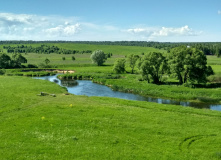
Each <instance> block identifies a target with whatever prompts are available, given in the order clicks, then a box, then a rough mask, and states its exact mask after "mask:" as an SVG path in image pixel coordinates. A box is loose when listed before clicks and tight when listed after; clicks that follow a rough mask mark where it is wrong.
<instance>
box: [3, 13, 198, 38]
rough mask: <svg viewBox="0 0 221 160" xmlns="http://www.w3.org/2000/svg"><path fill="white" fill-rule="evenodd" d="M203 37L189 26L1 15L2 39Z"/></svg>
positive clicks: (11, 14)
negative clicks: (99, 22) (140, 24)
mask: <svg viewBox="0 0 221 160" xmlns="http://www.w3.org/2000/svg"><path fill="white" fill-rule="evenodd" d="M124 27H126V26H124ZM199 34H200V32H196V31H194V30H192V29H191V28H189V26H187V25H186V26H183V27H180V28H173V27H144V26H139V27H135V28H130V29H127V30H125V29H122V28H121V27H118V26H116V25H112V24H111V23H110V22H107V23H105V24H97V23H91V22H83V21H81V20H80V19H77V18H76V17H61V16H39V15H28V14H13V13H0V40H73V41H74V40H85V41H87V40H88V41H105V40H106V41H109V40H110V41H115V40H117V41H121V40H135V41H136V40H137V41H140V40H159V41H161V40H162V39H163V38H165V39H166V40H165V41H167V39H169V38H171V37H175V38H174V39H175V40H178V38H180V37H181V38H183V37H185V38H188V37H189V36H196V35H199ZM181 38H180V39H181ZM191 39H192V38H191ZM172 40H173V39H172ZM181 41H182V39H181Z"/></svg>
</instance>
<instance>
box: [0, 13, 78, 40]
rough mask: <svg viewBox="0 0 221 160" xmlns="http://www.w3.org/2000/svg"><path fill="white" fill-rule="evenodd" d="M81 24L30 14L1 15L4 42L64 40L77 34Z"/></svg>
mask: <svg viewBox="0 0 221 160" xmlns="http://www.w3.org/2000/svg"><path fill="white" fill-rule="evenodd" d="M79 30H80V24H79V23H77V22H76V19H75V18H73V17H69V18H66V17H59V16H37V15H28V14H13V13H0V35H1V39H2V40H13V39H16V40H20V39H24V40H29V39H30V38H31V39H32V40H47V39H52V37H53V39H62V37H68V36H72V37H73V35H75V34H77V33H78V31H79Z"/></svg>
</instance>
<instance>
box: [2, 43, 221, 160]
mask: <svg viewBox="0 0 221 160" xmlns="http://www.w3.org/2000/svg"><path fill="white" fill-rule="evenodd" d="M38 45H41V44H33V45H32V46H38ZM47 45H49V44H47ZM50 45H57V46H58V47H60V48H64V49H74V50H92V51H94V50H96V49H101V50H103V51H104V52H106V53H109V52H111V53H113V56H112V57H111V58H109V59H108V60H107V62H106V63H105V65H104V66H102V67H97V66H95V65H93V64H92V63H91V60H90V54H86V53H84V54H75V55H74V56H75V58H76V61H72V60H71V57H72V56H73V55H59V54H35V53H29V54H27V55H25V54H24V56H25V57H26V58H27V59H28V63H30V64H36V65H38V64H40V63H42V62H44V60H45V58H48V59H49V60H50V61H51V62H50V64H51V65H55V66H57V68H58V69H70V70H75V71H76V74H77V75H85V76H89V75H95V76H96V78H94V81H97V82H99V83H103V84H106V85H109V86H110V85H111V86H112V87H115V89H116V88H118V90H122V91H126V92H127V90H128V91H129V92H131V91H133V92H135V93H139V94H143V95H152V96H161V97H169V98H171V99H174V98H175V99H185V100H194V101H197V100H199V98H201V99H202V97H203V98H206V99H207V100H208V99H209V100H218V101H220V93H221V90H220V88H216V89H205V88H201V89H198V88H195V89H194V88H187V87H184V86H177V85H159V86H158V85H155V84H148V83H147V82H145V81H140V78H141V75H139V74H126V73H125V74H122V75H120V79H107V78H105V77H107V76H117V75H115V74H113V71H112V68H113V63H114V61H115V59H116V58H124V57H125V56H126V55H128V54H130V53H134V54H138V55H141V53H148V52H153V51H157V50H156V49H154V48H147V47H128V46H106V45H84V44H71V43H70V44H68V43H58V44H50ZM11 46H12V45H11ZM1 47H2V46H0V48H1ZM158 51H159V50H158ZM160 51H162V52H164V51H163V50H160ZM62 57H65V58H66V60H62ZM207 58H208V64H209V65H212V67H213V70H214V71H215V73H216V74H215V78H217V77H218V78H219V77H220V76H221V62H220V59H218V58H216V57H214V56H208V57H207ZM126 70H127V71H128V72H130V71H131V70H130V68H129V67H128V66H127V68H126ZM137 71H138V70H137V69H136V73H137ZM14 73H15V74H16V73H19V74H21V75H22V74H23V73H22V72H21V70H6V74H8V75H12V74H14ZM26 74H27V73H26ZM39 74H40V73H39ZM24 75H25V74H24ZM41 92H46V93H48V94H49V95H47V96H39V94H40V93H41ZM50 94H55V95H56V97H53V96H50ZM0 97H1V99H0V137H1V141H0V159H1V160H12V159H13V160H16V159H18V160H20V159H28V160H36V159H44V160H54V159H56V160H57V159H59V160H60V159H62V160H63V159H64V160H65V159H67V160H69V159H94V160H98V159H102V160H103V159H114V160H115V159H120V160H121V159H125V160H128V159H131V160H134V159H154V160H155V159H156V160H158V159H160V160H161V159H165V160H173V159H174V160H179V159H180V160H190V159H191V160H208V159H212V160H213V159H214V160H220V159H221V134H220V128H221V123H220V122H221V112H219V111H212V110H208V109H201V110H199V109H194V108H190V107H181V106H173V105H163V104H156V103H149V102H140V101H129V100H120V99H115V98H105V97H87V96H76V95H69V94H67V91H66V89H65V88H62V87H60V86H58V85H56V84H55V83H51V82H48V81H43V80H36V79H32V78H30V77H25V76H20V77H18V76H17V77H16V76H0Z"/></svg>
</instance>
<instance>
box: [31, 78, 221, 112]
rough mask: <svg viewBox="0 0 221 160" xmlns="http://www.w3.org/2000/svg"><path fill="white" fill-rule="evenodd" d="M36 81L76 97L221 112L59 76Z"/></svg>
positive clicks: (200, 104)
mask: <svg viewBox="0 0 221 160" xmlns="http://www.w3.org/2000/svg"><path fill="white" fill-rule="evenodd" d="M35 79H42V80H49V81H51V82H55V83H57V84H59V85H60V86H63V87H66V88H67V90H68V92H69V93H72V94H75V95H86V96H102V97H115V98H121V99H127V100H136V101H148V102H156V103H160V104H174V105H181V106H189V107H195V108H207V109H211V110H218V111H221V105H220V104H219V105H215V104H205V103H194V102H183V101H175V100H169V99H162V98H152V97H144V96H140V95H136V94H133V93H124V92H119V91H113V90H112V89H111V88H109V87H107V86H104V85H100V84H96V83H93V82H92V81H89V80H76V81H75V80H71V81H70V80H59V79H58V78H57V75H54V76H45V77H35Z"/></svg>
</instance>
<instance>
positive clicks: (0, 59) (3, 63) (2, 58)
mask: <svg viewBox="0 0 221 160" xmlns="http://www.w3.org/2000/svg"><path fill="white" fill-rule="evenodd" d="M10 63H11V58H10V57H9V56H8V55H7V54H5V53H3V54H0V68H9V67H10Z"/></svg>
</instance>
